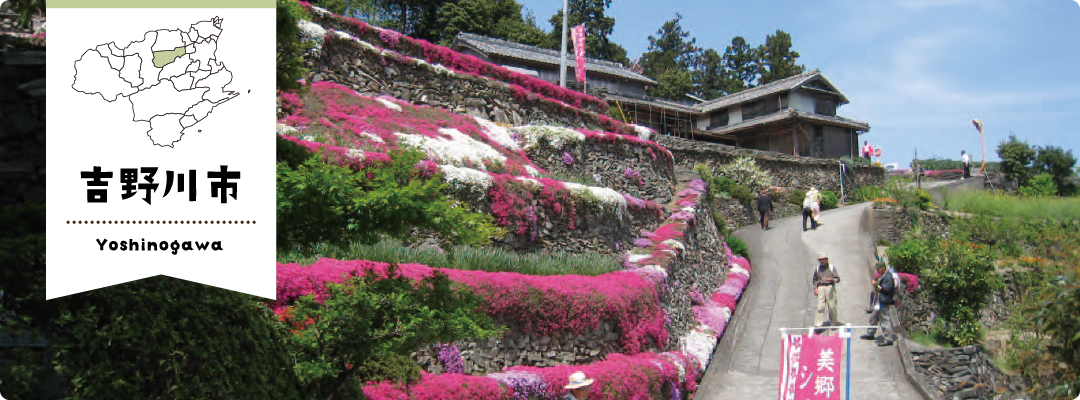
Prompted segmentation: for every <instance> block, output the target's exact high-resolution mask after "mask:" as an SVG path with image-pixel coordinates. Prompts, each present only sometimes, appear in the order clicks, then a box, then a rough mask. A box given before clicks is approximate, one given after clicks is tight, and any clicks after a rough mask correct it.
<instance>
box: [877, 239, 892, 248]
mask: <svg viewBox="0 0 1080 400" xmlns="http://www.w3.org/2000/svg"><path fill="white" fill-rule="evenodd" d="M877 245H878V246H884V247H889V246H892V245H893V242H890V241H889V239H878V241H877Z"/></svg>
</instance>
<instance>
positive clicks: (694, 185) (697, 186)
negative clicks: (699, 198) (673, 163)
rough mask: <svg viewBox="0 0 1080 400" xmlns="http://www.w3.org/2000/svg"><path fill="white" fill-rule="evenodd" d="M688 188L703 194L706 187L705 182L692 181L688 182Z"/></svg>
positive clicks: (699, 180)
mask: <svg viewBox="0 0 1080 400" xmlns="http://www.w3.org/2000/svg"><path fill="white" fill-rule="evenodd" d="M689 186H690V188H691V189H694V190H696V191H697V192H698V193H705V190H706V186H705V181H703V180H701V179H694V180H692V181H690V185H689Z"/></svg>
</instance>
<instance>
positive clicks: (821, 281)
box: [813, 253, 840, 326]
mask: <svg viewBox="0 0 1080 400" xmlns="http://www.w3.org/2000/svg"><path fill="white" fill-rule="evenodd" d="M837 283H840V275H837V274H836V268H835V267H833V265H832V264H830V263H829V255H828V254H825V253H818V265H817V268H815V269H814V278H813V285H814V295H815V296H817V313H815V315H814V326H823V325H822V324H823V323H824V322H825V313H826V311H827V312H828V318H829V321H828V322H829V325H836V324H837V321H836V284H837Z"/></svg>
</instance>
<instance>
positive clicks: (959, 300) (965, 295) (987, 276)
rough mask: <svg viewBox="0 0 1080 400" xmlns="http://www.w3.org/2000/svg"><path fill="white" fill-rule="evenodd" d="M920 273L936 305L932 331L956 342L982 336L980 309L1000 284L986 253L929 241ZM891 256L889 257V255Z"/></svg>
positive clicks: (952, 243)
mask: <svg viewBox="0 0 1080 400" xmlns="http://www.w3.org/2000/svg"><path fill="white" fill-rule="evenodd" d="M930 247H931V248H930V249H928V250H929V252H930V254H931V256H930V259H929V261H928V263H927V264H926V268H924V269H923V275H922V277H923V278H924V279H925V282H926V286H925V287H926V288H927V289H928V290H929V291H930V296H931V298H933V299H934V300H935V302H936V303H937V305H938V316H937V318H935V320H934V325H933V327H932V328H931V333H932V334H934V335H935V336H936V337H939V338H942V339H943V340H945V341H947V342H949V343H951V344H953V345H956V346H968V345H972V344H976V343H978V342H979V340H981V338H982V327H981V325H980V324H979V312H980V311H981V310H982V307H983V306H984V305H985V304H986V303H987V301H989V300H988V299H989V297H990V293H993V292H994V291H996V290H998V289H1000V288H1001V287H1002V286H1003V283H1002V280H1001V277H1000V276H998V275H997V273H996V272H995V271H994V265H993V264H992V263H991V261H990V259H989V258H988V257H986V255H985V253H982V252H976V251H975V250H974V249H973V247H972V246H971V245H970V244H968V243H962V242H955V241H950V242H945V243H940V244H931V246H930ZM890 259H891V258H890Z"/></svg>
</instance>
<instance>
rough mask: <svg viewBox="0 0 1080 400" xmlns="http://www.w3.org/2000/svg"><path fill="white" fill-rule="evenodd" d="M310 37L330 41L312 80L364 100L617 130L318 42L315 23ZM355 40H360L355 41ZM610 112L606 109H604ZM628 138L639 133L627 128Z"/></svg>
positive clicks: (484, 81)
mask: <svg viewBox="0 0 1080 400" xmlns="http://www.w3.org/2000/svg"><path fill="white" fill-rule="evenodd" d="M306 28H307V29H308V30H307V31H308V32H311V31H314V33H313V34H312V35H311V37H309V38H307V39H311V40H321V39H326V41H325V43H322V44H320V47H319V48H318V51H311V52H309V53H308V54H307V56H306V57H305V61H306V63H307V64H306V67H307V68H308V69H309V70H310V71H312V73H311V75H310V76H309V79H310V81H311V82H320V81H332V82H337V83H340V84H343V85H347V86H350V87H352V88H353V89H354V90H356V91H357V92H359V93H360V94H362V95H365V96H380V95H387V96H393V97H395V98H398V99H401V100H404V101H407V102H411V103H413V104H417V105H431V106H435V107H440V108H445V109H448V110H451V111H453V112H456V113H458V114H464V115H469V116H473V117H478V118H483V119H487V120H490V121H493V122H498V123H503V124H509V125H515V126H519V125H555V126H564V127H569V128H585V129H602V130H606V131H611V130H613V127H615V126H614V125H613V123H612V122H611V121H612V120H610V119H608V118H607V117H606V116H604V115H602V114H597V113H595V112H593V111H590V110H588V109H579V108H576V107H573V106H569V105H567V104H564V103H561V102H557V101H553V100H549V99H546V98H543V97H541V96H538V95H536V94H533V93H530V92H527V91H525V90H524V89H522V88H520V87H517V88H515V87H512V86H511V85H508V84H506V83H503V82H500V81H497V80H494V79H491V78H487V77H483V76H480V75H475V74H466V73H460V72H453V71H450V70H448V69H446V68H443V67H441V66H435V65H431V64H428V63H427V62H425V61H423V60H422V59H418V58H413V57H410V56H407V55H402V54H399V53H397V52H393V51H390V50H385V49H381V48H378V47H375V46H373V45H371V44H369V43H367V42H357V41H353V40H352V39H348V38H342V37H340V36H339V35H337V34H334V33H331V35H328V36H324V37H323V38H321V39H317V38H316V37H317V36H318V33H319V32H320V31H319V29H321V27H318V28H316V25H314V24H309V25H307V26H306ZM353 39H355V38H353ZM605 111H606V110H605ZM605 121H607V122H606V123H605ZM618 128H619V129H617V130H619V131H620V132H619V133H623V134H634V133H635V132H633V130H632V128H630V127H628V126H621V127H618Z"/></svg>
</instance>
